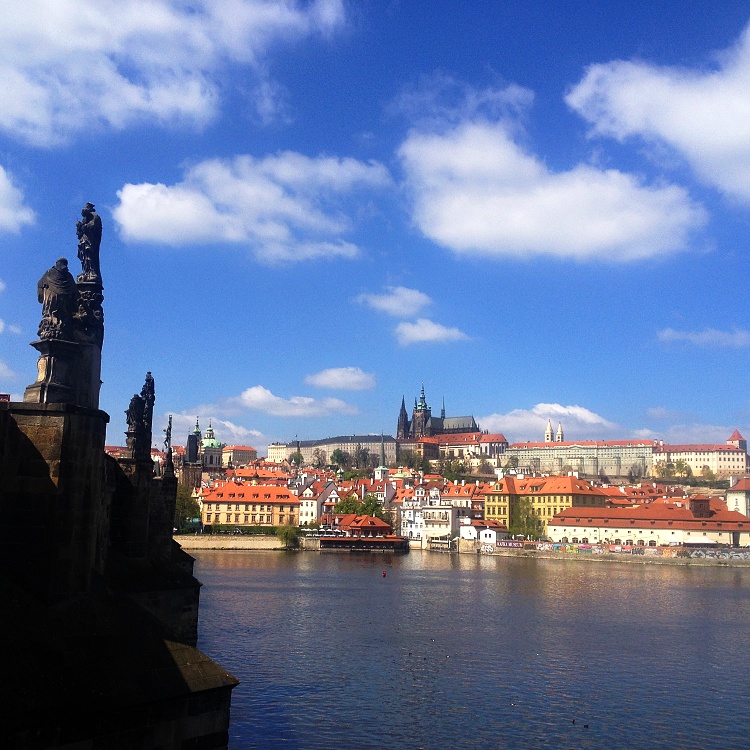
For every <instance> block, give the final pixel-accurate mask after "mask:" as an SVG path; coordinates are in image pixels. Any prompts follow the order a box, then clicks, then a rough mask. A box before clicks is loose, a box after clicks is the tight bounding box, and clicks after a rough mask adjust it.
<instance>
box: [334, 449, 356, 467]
mask: <svg viewBox="0 0 750 750" xmlns="http://www.w3.org/2000/svg"><path fill="white" fill-rule="evenodd" d="M331 463H332V464H333V465H334V466H340V467H341V468H342V469H348V468H349V467H350V466H351V465H352V457H351V456H350V455H349V454H348V453H347V452H346V451H342V450H341V448H336V450H335V451H334V452H333V453H331Z"/></svg>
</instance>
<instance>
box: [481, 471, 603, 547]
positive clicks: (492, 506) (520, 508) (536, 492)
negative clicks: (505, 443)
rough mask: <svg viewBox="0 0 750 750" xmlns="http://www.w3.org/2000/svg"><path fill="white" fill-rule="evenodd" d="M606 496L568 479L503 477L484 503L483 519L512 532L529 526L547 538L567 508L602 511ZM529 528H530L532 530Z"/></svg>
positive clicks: (490, 488) (577, 480)
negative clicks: (550, 527)
mask: <svg viewBox="0 0 750 750" xmlns="http://www.w3.org/2000/svg"><path fill="white" fill-rule="evenodd" d="M605 503H606V496H605V495H604V494H603V493H602V492H600V491H599V490H598V489H597V488H596V487H592V486H591V485H590V484H589V483H588V482H587V481H585V480H584V479H578V478H577V477H573V476H566V477H523V478H520V477H512V476H508V477H503V478H502V479H500V480H499V481H498V482H495V484H493V485H491V486H490V487H489V488H488V489H487V491H486V493H485V499H484V517H485V518H486V519H488V520H492V521H499V522H500V523H502V524H504V525H505V526H506V527H507V528H508V529H509V530H511V531H512V530H513V529H514V528H518V527H519V526H520V525H523V522H524V521H525V520H528V521H529V524H528V525H526V528H527V530H530V531H531V532H532V533H534V534H535V535H536V536H546V535H547V524H548V523H549V522H550V521H551V520H552V518H553V516H555V515H556V514H557V513H559V512H560V511H562V510H565V509H566V508H572V507H580V506H583V507H589V508H592V507H594V508H596V507H598V508H603V507H604V505H605ZM529 527H531V528H530V529H529Z"/></svg>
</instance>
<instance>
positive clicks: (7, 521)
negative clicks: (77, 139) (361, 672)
mask: <svg viewBox="0 0 750 750" xmlns="http://www.w3.org/2000/svg"><path fill="white" fill-rule="evenodd" d="M83 217H84V222H79V224H78V227H77V229H78V238H79V258H80V259H81V261H82V269H83V270H82V273H81V274H80V275H79V276H78V278H77V280H75V279H74V278H73V275H72V274H71V272H70V271H69V270H68V268H67V262H62V261H63V260H64V259H61V260H60V261H58V262H57V263H56V264H55V266H53V267H52V268H50V269H49V270H48V271H47V272H46V273H45V274H44V275H43V276H42V278H41V279H40V281H39V285H38V291H39V301H40V302H41V303H42V322H41V324H40V327H39V340H38V341H35V342H34V343H33V344H32V346H34V347H35V348H36V349H37V351H39V354H40V356H39V363H38V377H37V380H36V382H35V383H33V384H32V385H30V386H29V387H28V388H27V389H26V392H25V394H24V401H23V402H20V403H13V402H11V403H0V509H1V510H2V518H3V531H4V532H5V533H4V534H3V544H2V545H0V597H1V599H0V600H1V601H2V602H3V608H2V609H3V612H2V619H1V622H2V625H1V627H2V635H3V638H2V645H0V669H2V674H3V680H2V685H3V698H2V705H3V710H2V712H0V746H1V747H3V748H19V749H23V750H26V749H28V750H32V749H36V748H51V747H62V748H70V749H71V750H73V748H75V750H89V749H90V750H95V749H96V750H99V749H100V748H153V749H154V750H156V748H163V749H166V748H175V749H176V748H185V749H187V748H196V749H197V748H205V749H209V748H224V747H226V746H227V741H228V725H229V706H230V700H231V691H232V688H233V687H234V686H235V685H236V684H237V681H236V680H235V679H234V678H233V677H232V676H231V675H230V674H229V673H227V672H226V671H225V670H224V669H222V668H221V667H220V666H219V665H217V664H216V663H215V662H213V661H212V660H211V659H209V658H208V657H207V656H205V655H204V654H202V653H201V652H200V651H198V650H197V649H196V648H195V645H196V641H197V627H198V599H199V593H200V583H199V582H198V581H197V580H196V579H195V578H194V576H193V558H192V557H190V556H189V555H187V554H186V553H185V552H184V551H183V550H182V549H181V548H180V546H179V545H178V544H177V543H176V542H175V541H174V540H173V539H172V523H173V519H174V512H175V498H176V492H177V480H176V478H175V476H174V470H173V465H172V462H171V460H170V457H168V460H167V462H166V469H165V471H164V472H163V475H162V476H160V477H155V476H154V464H153V462H152V460H151V440H152V417H153V406H154V401H155V398H156V395H155V384H154V379H153V377H152V376H151V373H147V375H146V379H145V382H144V384H143V387H142V388H141V391H140V393H139V394H138V393H136V394H135V395H134V396H133V399H132V400H131V403H130V405H129V406H128V409H127V410H126V412H125V415H126V416H125V419H124V423H125V426H126V428H127V431H126V441H127V446H128V449H129V450H128V452H127V455H126V456H125V457H123V458H121V459H119V460H115V459H114V458H112V457H110V456H108V455H107V454H106V453H105V451H104V442H105V434H106V425H107V423H108V421H109V417H108V415H107V414H105V413H104V412H103V411H100V410H99V387H100V385H101V383H100V380H99V377H100V372H101V352H102V343H103V340H104V325H103V321H104V315H103V311H102V308H101V301H102V299H103V296H102V285H101V274H100V270H99V241H100V240H101V220H100V219H99V217H98V216H97V215H96V213H95V211H94V207H93V205H91V204H87V205H86V206H85V207H84V211H83Z"/></svg>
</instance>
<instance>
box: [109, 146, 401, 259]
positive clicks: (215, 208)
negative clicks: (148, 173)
mask: <svg viewBox="0 0 750 750" xmlns="http://www.w3.org/2000/svg"><path fill="white" fill-rule="evenodd" d="M389 182H390V176H389V174H388V171H387V170H386V168H385V167H384V166H383V165H382V164H379V163H377V162H369V163H365V162H361V161H357V160H356V159H351V158H344V159H338V158H332V157H318V158H309V157H307V156H303V155H302V154H298V153H294V152H290V151H286V152H282V153H279V154H277V155H275V156H267V157H265V158H263V159H255V158H253V157H252V156H236V157H234V158H233V159H227V160H222V159H211V160H208V161H204V162H201V163H199V164H197V165H195V166H194V167H192V168H190V169H189V170H188V171H187V173H186V174H185V178H184V180H183V181H182V182H180V183H178V184H176V185H172V186H167V185H162V184H151V183H142V184H139V185H132V184H126V185H124V186H123V188H122V189H121V190H119V191H118V193H117V195H118V197H119V199H120V203H119V205H117V206H116V207H115V209H114V212H113V215H114V217H115V220H116V221H117V222H118V224H119V225H120V229H121V233H122V236H123V239H125V240H126V241H131V242H155V243H161V244H166V245H173V246H179V245H185V244H192V243H219V242H221V243H242V244H244V245H246V246H249V247H250V248H251V249H252V250H253V252H255V253H256V255H257V256H258V257H259V258H260V259H262V260H265V261H267V262H278V261H294V260H307V259H310V258H317V257H330V256H344V257H353V256H355V255H356V254H357V252H358V249H357V247H356V246H355V245H353V244H351V243H349V242H346V241H344V240H342V239H341V235H342V234H344V233H345V232H346V231H347V230H349V229H350V228H351V227H350V222H349V220H348V219H347V218H346V216H345V215H344V214H343V213H342V211H341V207H342V203H343V201H344V200H345V198H346V196H347V194H350V193H352V192H354V191H355V190H357V189H361V188H380V187H384V186H386V185H388V184H389ZM155 217H158V219H159V220H158V221H155V220H154V219H155Z"/></svg>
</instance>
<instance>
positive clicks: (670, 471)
mask: <svg viewBox="0 0 750 750" xmlns="http://www.w3.org/2000/svg"><path fill="white" fill-rule="evenodd" d="M654 471H655V472H656V476H657V477H659V479H673V478H674V475H675V467H674V464H673V463H672V462H671V461H657V462H656V464H654Z"/></svg>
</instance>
